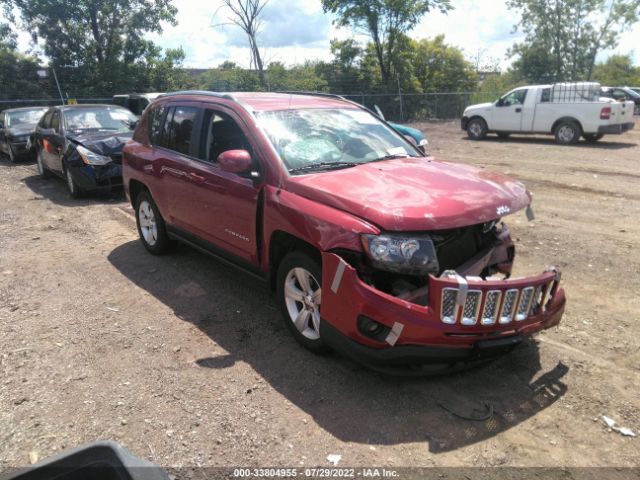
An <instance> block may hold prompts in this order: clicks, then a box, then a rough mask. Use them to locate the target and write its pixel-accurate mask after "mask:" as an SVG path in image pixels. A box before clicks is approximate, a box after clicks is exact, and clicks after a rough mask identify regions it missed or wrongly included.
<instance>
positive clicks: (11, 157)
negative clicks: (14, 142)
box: [7, 142, 18, 163]
mask: <svg viewBox="0 0 640 480" xmlns="http://www.w3.org/2000/svg"><path fill="white" fill-rule="evenodd" d="M7 152H8V155H9V163H17V162H18V160H17V158H16V154H15V153H14V151H13V148H11V144H10V143H8V142H7Z"/></svg>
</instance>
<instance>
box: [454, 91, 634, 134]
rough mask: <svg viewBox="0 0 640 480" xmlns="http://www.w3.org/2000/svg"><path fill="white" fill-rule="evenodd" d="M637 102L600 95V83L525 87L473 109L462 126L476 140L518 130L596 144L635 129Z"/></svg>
mask: <svg viewBox="0 0 640 480" xmlns="http://www.w3.org/2000/svg"><path fill="white" fill-rule="evenodd" d="M633 109H634V103H633V102H617V101H615V100H612V99H607V98H600V84H598V83H594V82H579V83H556V84H554V85H535V86H528V87H519V88H516V89H514V90H511V91H510V92H509V93H507V94H506V95H504V96H503V97H501V98H499V99H498V100H497V101H495V102H493V103H483V104H480V105H472V106H470V107H467V109H466V110H465V111H464V113H463V116H462V129H463V130H466V131H467V135H468V136H469V138H470V139H472V140H482V139H484V138H485V137H486V136H487V134H488V133H497V134H498V136H499V137H502V138H505V137H508V136H509V135H510V134H512V133H538V134H551V135H555V138H556V142H557V143H559V144H564V145H567V144H572V143H576V142H577V141H578V140H579V139H580V137H581V136H582V137H584V139H585V140H586V141H587V142H596V141H598V140H600V139H601V138H602V137H603V136H604V135H605V134H609V133H624V132H626V131H628V130H631V129H632V128H633V127H634V122H633Z"/></svg>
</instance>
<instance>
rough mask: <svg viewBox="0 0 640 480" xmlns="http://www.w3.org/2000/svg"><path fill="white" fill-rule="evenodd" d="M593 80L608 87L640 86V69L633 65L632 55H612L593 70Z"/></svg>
mask: <svg viewBox="0 0 640 480" xmlns="http://www.w3.org/2000/svg"><path fill="white" fill-rule="evenodd" d="M593 79H594V80H596V81H598V82H600V83H601V84H603V85H607V86H629V87H635V86H638V85H640V67H635V66H634V65H633V60H632V59H631V56H630V55H611V56H610V57H609V58H607V60H606V61H605V62H603V63H599V64H597V65H596V66H595V68H594V69H593Z"/></svg>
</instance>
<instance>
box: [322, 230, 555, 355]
mask: <svg viewBox="0 0 640 480" xmlns="http://www.w3.org/2000/svg"><path fill="white" fill-rule="evenodd" d="M363 247H364V253H355V252H346V251H332V252H326V253H324V254H323V295H322V316H323V319H324V320H325V322H323V330H324V331H323V332H322V335H323V338H324V337H326V338H327V340H328V342H329V343H331V344H332V345H333V346H334V347H335V348H337V349H338V350H342V351H343V352H344V353H347V354H350V355H351V356H352V357H354V358H355V359H357V360H358V361H360V362H363V363H366V364H368V365H369V366H381V365H389V364H391V365H397V364H443V365H446V366H449V367H450V366H453V365H461V364H466V363H469V362H471V361H473V360H478V359H484V358H488V357H491V356H495V355H497V354H500V353H504V352H506V351H509V350H510V349H512V348H513V347H514V346H515V345H516V344H518V343H519V342H520V341H521V340H522V338H524V337H525V336H528V335H531V334H533V333H535V332H538V331H540V330H543V329H545V328H549V327H551V326H553V325H556V324H557V323H558V322H559V321H560V318H561V316H562V313H563V311H564V305H565V297H564V292H563V291H562V289H560V288H559V282H560V273H559V272H558V271H557V270H556V269H549V270H548V271H546V272H544V273H542V274H540V275H537V276H533V277H527V278H517V279H514V278H510V277H511V271H512V265H513V261H514V256H515V247H514V245H513V242H512V240H511V236H510V234H509V230H508V228H507V227H506V225H504V224H503V223H501V222H500V221H499V219H496V220H495V221H491V222H487V223H484V224H479V225H473V226H469V227H464V228H457V229H452V230H447V231H434V232H425V233H424V234H414V235H399V234H394V235H380V236H376V237H372V236H363ZM407 259H410V260H408V261H407Z"/></svg>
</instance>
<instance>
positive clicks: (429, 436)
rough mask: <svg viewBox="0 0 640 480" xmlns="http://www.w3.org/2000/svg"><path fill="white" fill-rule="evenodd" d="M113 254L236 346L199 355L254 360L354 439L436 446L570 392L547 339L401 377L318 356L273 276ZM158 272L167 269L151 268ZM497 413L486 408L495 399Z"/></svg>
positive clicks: (127, 248) (332, 427) (125, 251)
mask: <svg viewBox="0 0 640 480" xmlns="http://www.w3.org/2000/svg"><path fill="white" fill-rule="evenodd" d="M109 261H110V262H111V263H112V265H113V266H114V267H115V268H116V269H118V270H119V271H120V272H121V273H122V274H123V275H124V276H125V277H126V278H128V279H129V280H131V281H132V282H133V283H134V284H136V285H137V286H139V287H141V288H142V289H144V290H145V291H147V292H149V293H150V294H151V295H153V296H154V297H156V298H157V299H158V300H160V301H161V302H162V303H164V304H165V305H167V306H168V307H170V308H171V309H172V310H173V311H174V312H175V315H176V317H177V319H176V321H179V320H178V319H180V320H182V321H185V322H190V323H192V324H193V325H195V326H196V327H197V328H199V329H200V330H201V331H202V332H203V333H205V334H206V335H208V336H209V337H210V338H211V339H212V340H213V341H214V342H216V343H217V344H219V345H220V346H221V347H222V348H224V349H225V350H226V351H227V352H229V353H228V354H225V355H222V356H211V357H205V358H201V359H198V360H197V361H196V364H197V365H199V366H200V367H202V368H205V369H226V368H230V367H232V366H233V365H234V364H235V363H236V362H246V363H248V364H249V365H251V367H252V368H253V369H255V371H256V372H257V373H258V374H259V375H261V376H262V377H263V378H264V380H265V381H267V382H268V383H269V384H270V385H271V386H272V387H273V388H274V389H275V390H277V391H278V392H279V393H280V394H282V395H284V396H285V397H286V398H287V399H288V400H289V401H290V402H291V403H293V404H294V405H296V406H297V407H298V408H300V409H302V410H303V411H305V412H306V413H308V414H309V415H311V416H312V417H313V418H314V420H315V422H316V423H317V424H318V425H319V426H320V427H321V428H323V429H325V430H326V431H327V432H328V433H330V434H331V435H333V436H335V437H337V438H339V439H340V440H342V441H345V442H357V443H366V444H372V445H393V444H399V443H406V442H428V444H429V450H430V451H431V452H434V453H438V452H446V451H450V450H455V449H458V448H461V447H464V446H466V445H470V444H473V443H476V442H480V441H482V440H486V439H488V438H491V437H493V436H495V435H497V434H499V433H501V432H503V431H505V430H508V429H510V428H511V427H514V426H515V425H518V424H519V423H521V422H523V421H526V420H528V419H530V418H531V417H533V416H535V415H536V414H538V413H539V412H540V411H542V410H544V409H545V408H547V407H549V406H551V405H552V404H553V403H554V402H556V401H557V400H558V399H559V398H561V397H562V396H563V395H564V394H565V392H566V390H567V387H566V385H565V384H564V383H563V377H564V376H565V375H566V373H567V371H568V368H567V367H566V366H565V365H563V364H562V363H559V364H558V365H557V366H555V367H554V368H552V369H551V370H549V371H542V370H541V365H540V358H539V352H538V346H537V344H536V343H535V342H533V341H530V342H525V344H524V345H523V346H522V347H521V348H519V349H517V350H516V351H514V352H512V353H511V354H510V355H508V356H507V357H503V358H502V359H499V360H497V361H495V362H494V363H492V364H490V365H488V366H485V367H482V368H478V369H474V370H471V371H468V372H464V373H460V374H455V375H452V376H448V377H436V378H433V377H432V378H418V379H405V378H391V377H385V376H381V375H379V374H376V373H374V372H371V371H369V370H366V369H364V368H362V367H360V366H358V365H356V364H354V363H351V362H350V361H349V360H347V359H344V358H341V357H338V356H337V355H330V356H326V357H321V356H316V355H314V354H311V353H309V352H307V351H306V350H304V349H302V348H301V347H299V346H298V344H297V343H295V341H294V339H293V338H292V337H291V336H290V334H289V333H288V331H287V330H286V328H285V326H284V324H283V320H282V319H281V317H280V314H279V312H278V311H277V309H276V306H275V301H274V300H273V298H272V296H271V294H270V292H269V290H268V288H267V287H266V285H264V284H262V283H261V282H260V281H259V280H256V279H253V278H252V277H249V276H246V275H245V274H243V273H241V272H238V271H235V270H234V269H232V268H230V267H227V266H225V265H222V264H220V263H218V262H216V261H215V260H213V259H210V258H208V257H205V256H203V255H201V254H200V253H197V252H195V251H192V250H190V249H188V248H186V247H179V249H178V251H177V252H176V253H175V254H172V255H169V256H163V257H154V256H151V255H149V254H148V253H146V251H145V250H144V248H143V247H142V246H141V244H140V243H139V242H129V243H126V244H124V245H121V246H119V247H117V248H116V249H115V250H113V251H112V252H111V253H110V255H109ZM149 272H158V273H157V275H150V274H149ZM486 406H489V408H490V409H493V415H492V416H491V418H490V419H488V420H484V421H470V420H464V419H462V418H459V417H457V416H455V415H454V414H452V413H451V412H455V413H458V414H460V415H462V416H465V417H483V416H485V414H486V412H487V407H486Z"/></svg>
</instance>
